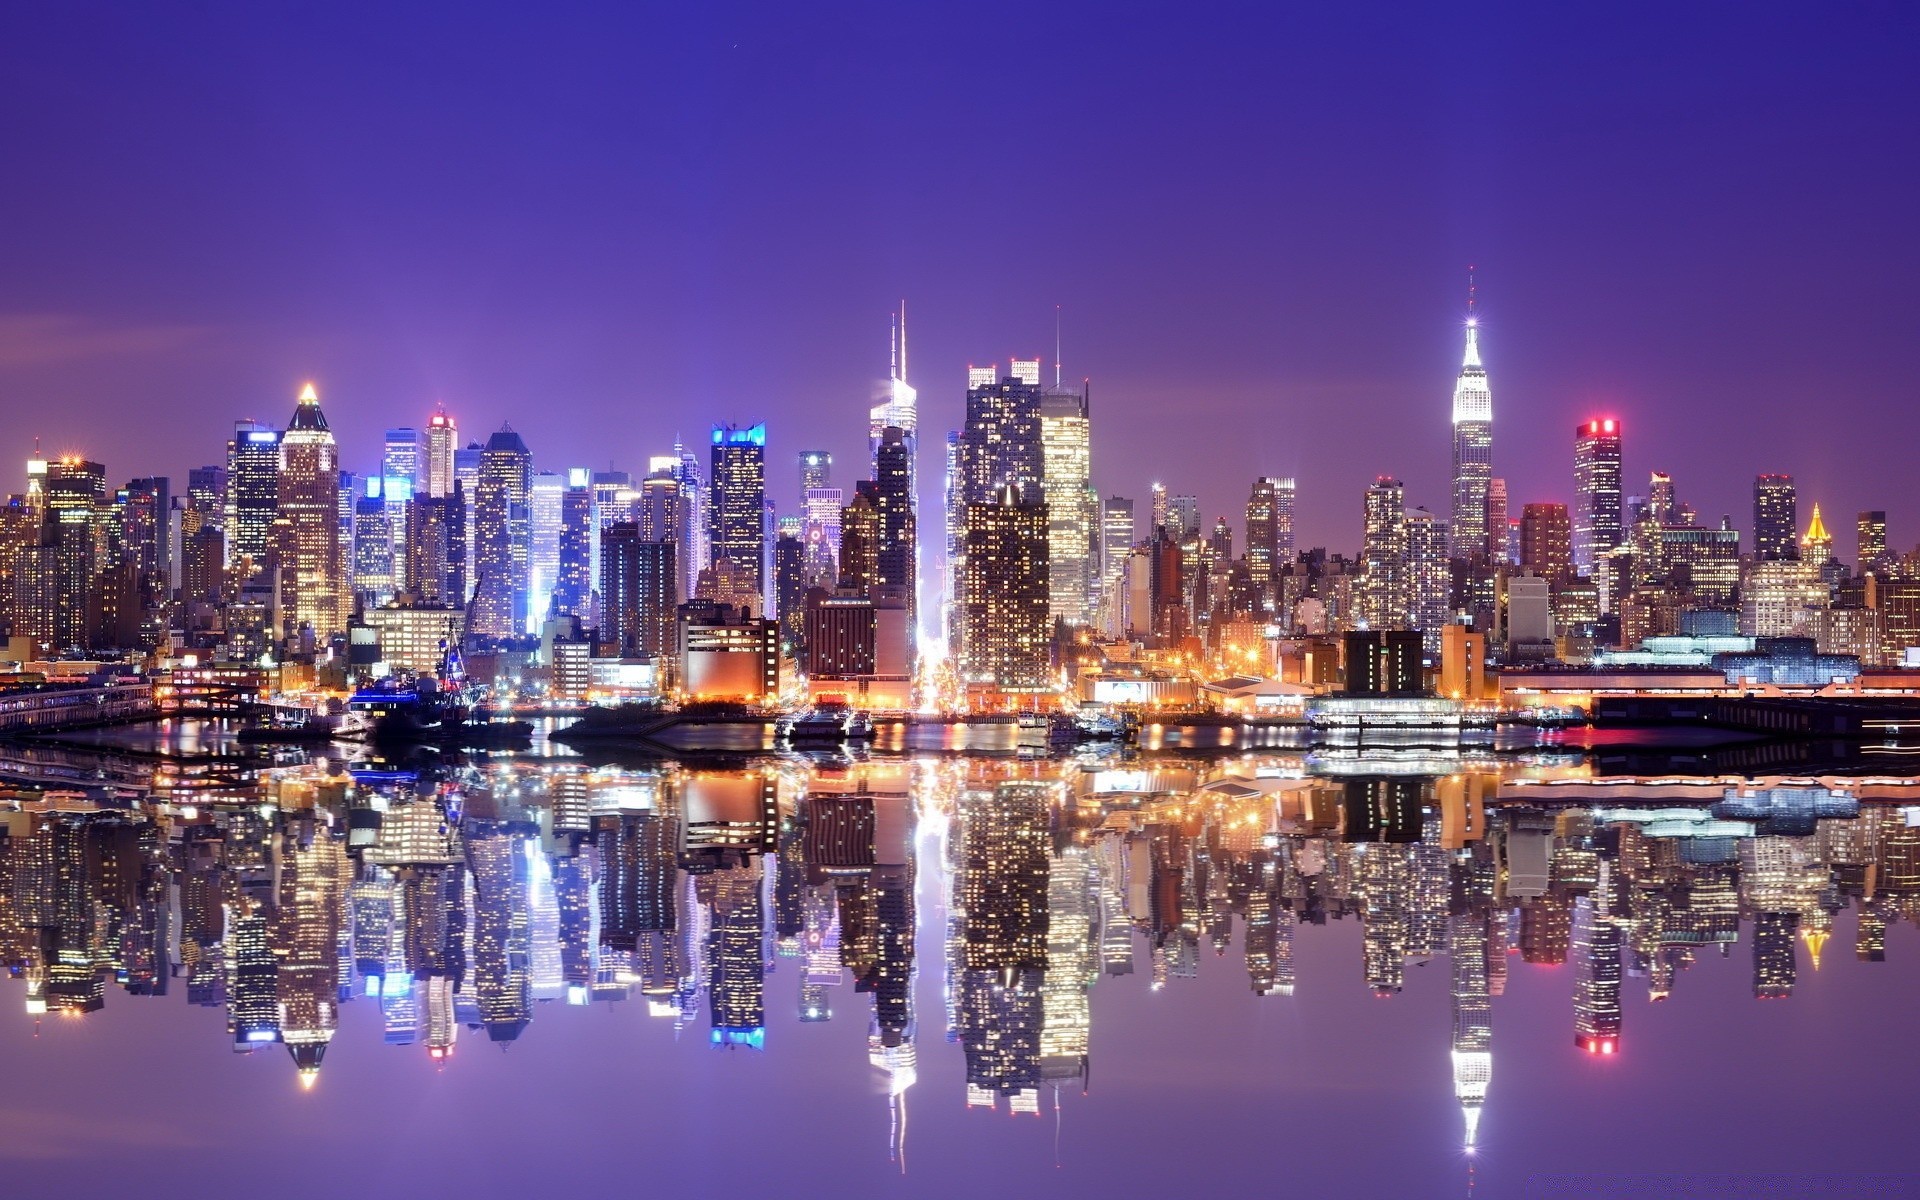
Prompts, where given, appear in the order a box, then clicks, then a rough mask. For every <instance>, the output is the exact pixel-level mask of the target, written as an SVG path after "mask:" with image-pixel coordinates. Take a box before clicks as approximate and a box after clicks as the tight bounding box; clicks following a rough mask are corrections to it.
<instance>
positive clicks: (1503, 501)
mask: <svg viewBox="0 0 1920 1200" xmlns="http://www.w3.org/2000/svg"><path fill="white" fill-rule="evenodd" d="M1508 511H1509V510H1508V507H1507V481H1506V480H1504V479H1501V478H1498V477H1495V478H1493V479H1489V480H1487V561H1488V562H1490V563H1492V564H1493V565H1495V566H1505V565H1507V563H1509V562H1511V561H1512V551H1511V547H1509V546H1508V544H1507V543H1508V542H1509V540H1510V539H1511V535H1512V521H1511V519H1510V518H1509V516H1508Z"/></svg>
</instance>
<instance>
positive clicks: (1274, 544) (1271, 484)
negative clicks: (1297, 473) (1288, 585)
mask: <svg viewBox="0 0 1920 1200" xmlns="http://www.w3.org/2000/svg"><path fill="white" fill-rule="evenodd" d="M1292 483H1293V481H1292V480H1290V479H1272V478H1269V477H1267V476H1265V475H1262V476H1261V477H1260V478H1258V479H1256V480H1254V481H1253V491H1252V492H1251V493H1250V494H1249V495H1248V496H1247V549H1246V559H1247V577H1248V579H1249V580H1250V581H1251V582H1252V583H1253V586H1254V588H1255V589H1256V590H1258V591H1259V592H1260V593H1261V595H1262V596H1263V597H1264V596H1266V595H1267V594H1268V593H1269V591H1270V590H1271V588H1272V586H1273V581H1274V579H1275V578H1277V577H1278V575H1279V573H1280V571H1281V569H1282V568H1283V567H1284V566H1285V565H1286V563H1287V560H1288V559H1290V558H1292V557H1293V556H1292V554H1291V553H1288V554H1285V555H1283V554H1282V553H1281V551H1280V504H1281V498H1280V494H1281V490H1282V489H1283V488H1284V489H1285V490H1286V492H1287V493H1288V496H1287V499H1288V501H1289V503H1288V505H1287V508H1288V512H1287V523H1288V525H1289V526H1291V525H1292V523H1293V522H1292V518H1293V513H1292V504H1291V500H1292V495H1291V493H1292V491H1293V488H1292ZM1288 533H1289V535H1291V533H1292V530H1291V529H1289V530H1288Z"/></svg>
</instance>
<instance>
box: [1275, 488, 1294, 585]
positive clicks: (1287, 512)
mask: <svg viewBox="0 0 1920 1200" xmlns="http://www.w3.org/2000/svg"><path fill="white" fill-rule="evenodd" d="M1297 489H1298V485H1297V484H1295V483H1294V481H1293V478H1292V477H1291V476H1282V477H1281V478H1279V479H1276V480H1274V481H1273V569H1274V575H1275V578H1278V577H1279V574H1280V572H1281V571H1282V570H1283V569H1284V568H1285V567H1286V566H1287V565H1288V564H1290V563H1292V562H1293V556H1294V550H1295V546H1294V541H1293V498H1294V493H1295V491H1296V490H1297Z"/></svg>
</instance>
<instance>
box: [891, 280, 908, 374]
mask: <svg viewBox="0 0 1920 1200" xmlns="http://www.w3.org/2000/svg"><path fill="white" fill-rule="evenodd" d="M894 378H896V379H898V380H899V381H900V382H901V383H905V382H906V381H907V298H906V297H905V296H902V297H900V374H898V375H896V376H895V377H894Z"/></svg>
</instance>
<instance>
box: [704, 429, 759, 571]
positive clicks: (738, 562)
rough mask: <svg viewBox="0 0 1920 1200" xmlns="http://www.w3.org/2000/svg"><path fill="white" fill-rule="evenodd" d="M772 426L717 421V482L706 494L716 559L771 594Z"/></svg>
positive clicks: (714, 459)
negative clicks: (768, 520) (769, 490)
mask: <svg viewBox="0 0 1920 1200" xmlns="http://www.w3.org/2000/svg"><path fill="white" fill-rule="evenodd" d="M766 457H767V427H766V426H765V425H752V426H748V427H747V428H745V429H741V428H737V427H735V426H732V425H716V426H714V427H713V485H712V490H711V491H710V492H709V493H708V496H707V536H708V545H709V547H710V549H711V551H712V555H713V562H714V563H715V564H718V563H720V562H721V561H723V560H724V561H726V562H728V563H730V564H732V566H733V568H734V571H735V574H736V577H743V578H745V579H747V580H749V581H750V582H751V584H752V587H753V591H754V593H755V594H756V595H758V596H759V597H760V602H761V604H762V605H764V604H765V602H766V596H767V574H766V556H767V530H766V515H767V480H766Z"/></svg>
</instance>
